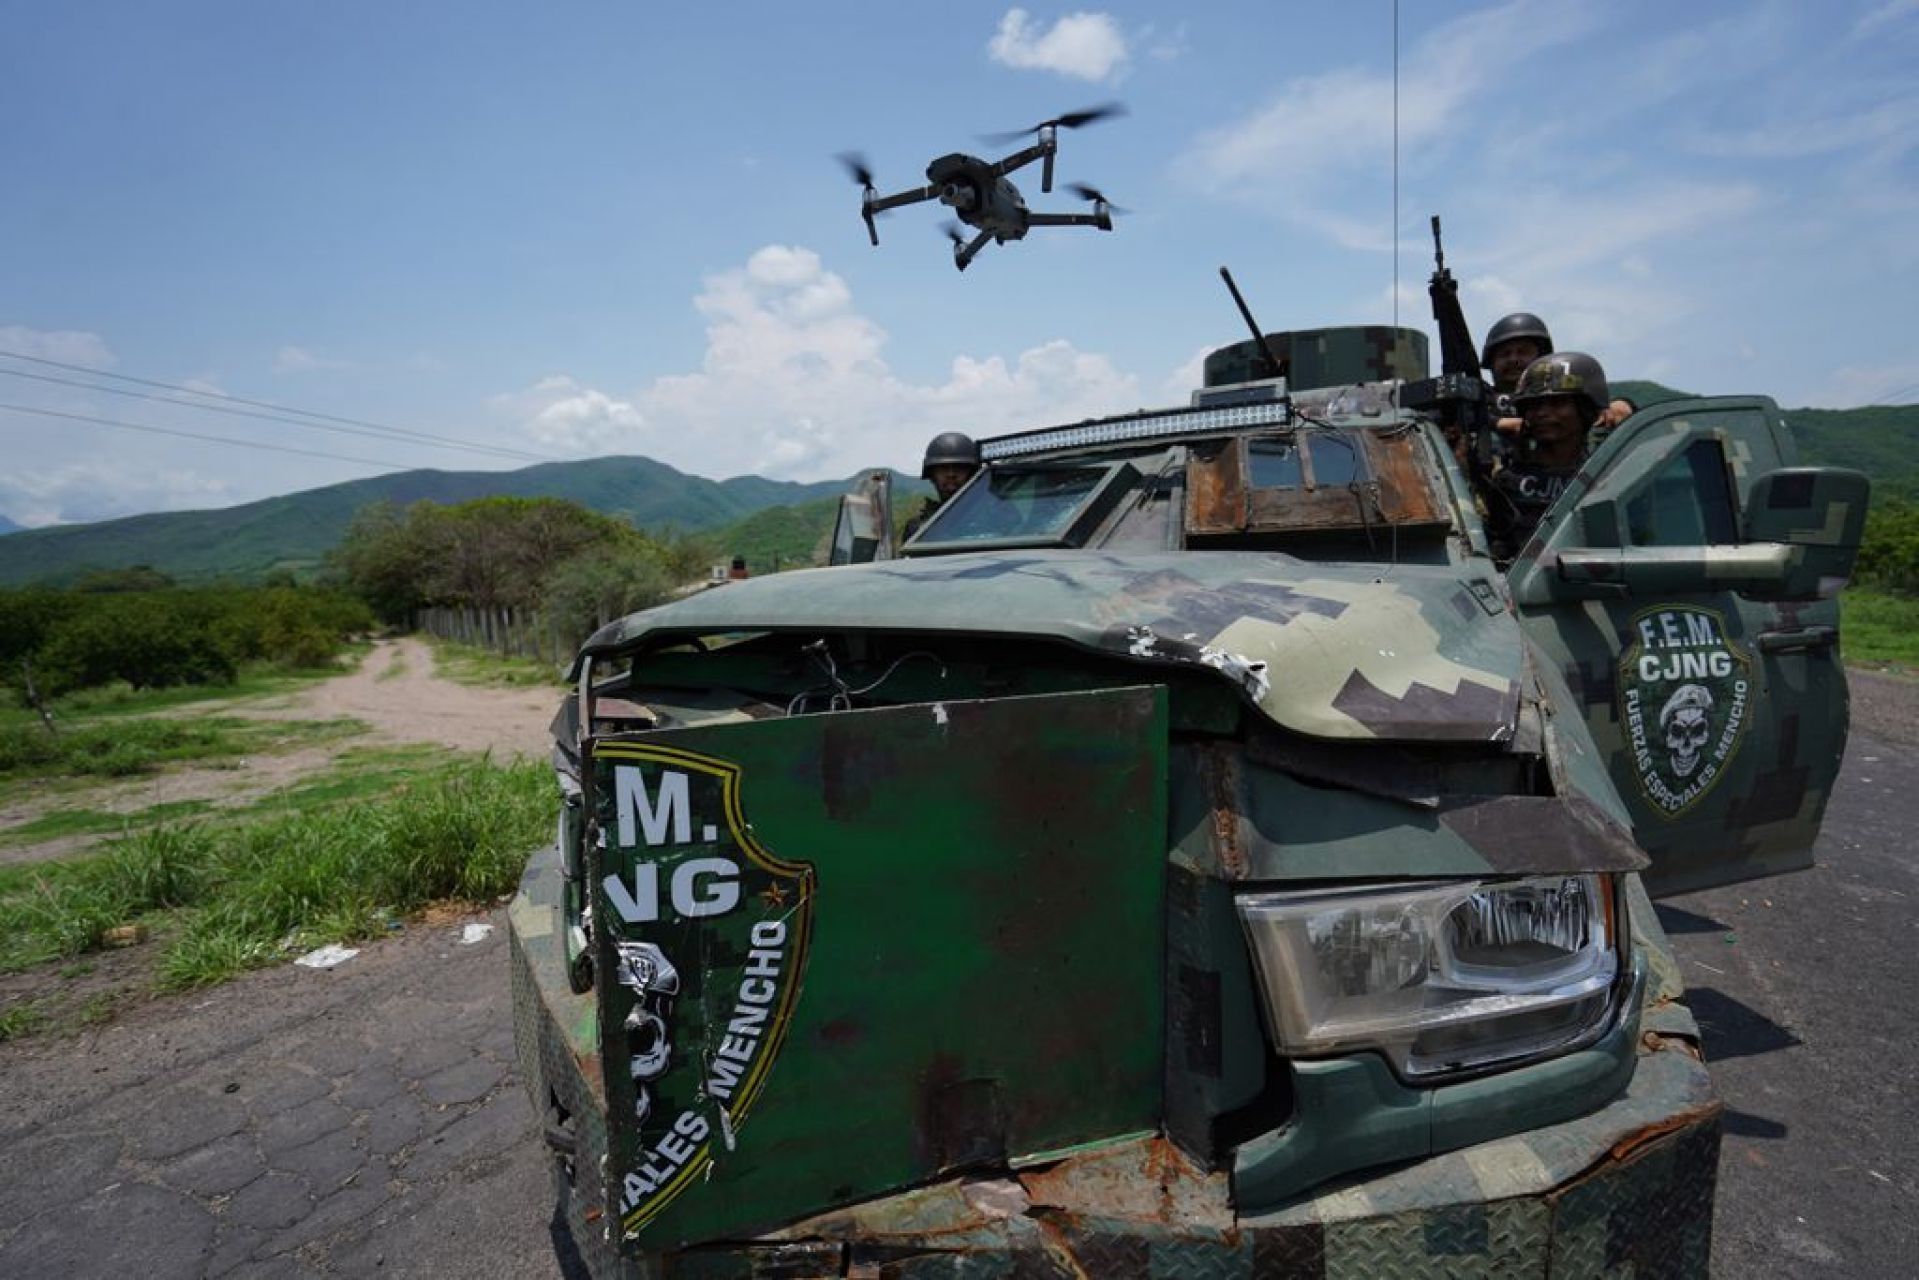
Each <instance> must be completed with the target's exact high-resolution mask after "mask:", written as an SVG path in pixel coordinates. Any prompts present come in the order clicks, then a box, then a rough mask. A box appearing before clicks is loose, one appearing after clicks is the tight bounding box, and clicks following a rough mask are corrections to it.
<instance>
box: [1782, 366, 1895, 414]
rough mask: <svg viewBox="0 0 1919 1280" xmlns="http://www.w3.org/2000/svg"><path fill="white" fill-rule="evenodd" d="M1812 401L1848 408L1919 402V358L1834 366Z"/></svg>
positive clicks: (1822, 404) (1810, 399)
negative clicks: (1885, 362)
mask: <svg viewBox="0 0 1919 1280" xmlns="http://www.w3.org/2000/svg"><path fill="white" fill-rule="evenodd" d="M1809 403H1811V404H1814V405H1820V406H1825V405H1831V406H1834V407H1838V408H1845V409H1850V408H1854V407H1857V406H1859V405H1867V404H1919V361H1910V360H1908V361H1904V362H1901V363H1898V364H1887V365H1869V366H1868V365H1848V366H1846V367H1843V368H1839V369H1834V370H1833V371H1832V374H1831V376H1830V377H1829V378H1828V379H1827V380H1826V382H1825V384H1824V385H1823V386H1822V387H1820V388H1819V389H1818V390H1817V391H1816V392H1815V393H1814V394H1813V395H1812V396H1811V397H1810V398H1809Z"/></svg>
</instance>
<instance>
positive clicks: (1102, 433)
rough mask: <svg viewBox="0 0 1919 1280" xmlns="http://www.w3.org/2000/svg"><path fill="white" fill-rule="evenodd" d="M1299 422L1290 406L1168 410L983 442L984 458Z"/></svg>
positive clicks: (1265, 404)
mask: <svg viewBox="0 0 1919 1280" xmlns="http://www.w3.org/2000/svg"><path fill="white" fill-rule="evenodd" d="M1292 420H1293V411H1292V406H1291V405H1290V404H1289V403H1287V402H1286V401H1283V400H1279V401H1272V400H1269V401H1264V402H1261V403H1255V404H1236V405H1231V406H1229V407H1225V408H1214V409H1163V410H1158V411H1155V412H1149V413H1131V414H1125V415H1123V416H1121V417H1115V418H1089V419H1087V420H1086V421H1085V422H1081V423H1078V424H1076V425H1074V426H1062V427H1042V428H1040V429H1039V430H1037V431H1022V432H1020V433H1018V434H1017V435H1010V436H999V437H997V438H995V439H992V440H982V441H980V446H979V451H980V457H981V458H983V459H985V460H986V461H987V462H1001V461H1004V460H1005V459H1007V458H1018V457H1023V456H1025V455H1027V454H1032V453H1046V452H1048V451H1050V450H1053V449H1081V448H1085V447H1086V446H1088V445H1100V444H1120V443H1124V442H1126V441H1129V440H1152V439H1156V438H1159V437H1176V436H1192V435H1207V434H1216V433H1219V432H1226V431H1238V430H1242V429H1244V428H1246V427H1264V426H1284V425H1286V424H1287V423H1289V422H1291V421H1292Z"/></svg>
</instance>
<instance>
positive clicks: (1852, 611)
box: [1840, 587, 1919, 667]
mask: <svg viewBox="0 0 1919 1280" xmlns="http://www.w3.org/2000/svg"><path fill="white" fill-rule="evenodd" d="M1840 607H1841V609H1842V611H1843V612H1842V625H1841V630H1840V635H1841V636H1842V640H1841V644H1842V645H1843V647H1844V650H1845V657H1846V661H1848V662H1874V663H1878V662H1890V663H1898V664H1901V665H1904V666H1909V667H1919V599H1915V598H1914V597H1911V596H1897V595H1889V594H1886V593H1884V592H1879V591H1872V590H1868V589H1865V588H1858V587H1855V588H1853V589H1852V590H1850V591H1847V592H1846V594H1845V596H1844V598H1843V599H1842V601H1841V604H1840Z"/></svg>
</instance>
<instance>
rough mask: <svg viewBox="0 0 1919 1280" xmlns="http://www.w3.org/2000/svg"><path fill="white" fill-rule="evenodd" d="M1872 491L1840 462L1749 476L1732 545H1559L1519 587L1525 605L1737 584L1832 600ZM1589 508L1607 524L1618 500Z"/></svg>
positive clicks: (1775, 596)
mask: <svg viewBox="0 0 1919 1280" xmlns="http://www.w3.org/2000/svg"><path fill="white" fill-rule="evenodd" d="M1871 489H1872V485H1871V482H1870V481H1869V480H1867V479H1866V477H1865V476H1864V475H1862V474H1860V473H1859V472H1857V471H1848V470H1845V469H1844V468H1840V467H1788V468H1782V469H1780V470H1778V471H1769V472H1767V473H1766V474H1765V475H1762V476H1760V477H1759V478H1758V479H1757V480H1755V481H1753V484H1752V489H1751V492H1750V493H1749V494H1748V497H1747V501H1746V505H1745V522H1744V525H1743V527H1742V528H1741V529H1740V531H1739V532H1740V540H1739V542H1737V543H1734V544H1726V545H1717V544H1712V545H1704V546H1672V547H1620V546H1616V545H1615V546H1588V547H1565V548H1563V549H1561V550H1559V551H1558V553H1557V554H1556V555H1555V556H1551V557H1548V558H1545V559H1542V561H1541V569H1542V571H1541V572H1538V573H1534V574H1532V575H1530V576H1529V577H1528V578H1527V580H1526V581H1525V582H1524V583H1522V584H1520V585H1519V586H1518V587H1516V589H1515V594H1516V595H1517V596H1518V598H1519V600H1520V603H1522V604H1536V603H1544V602H1545V601H1547V600H1568V599H1571V600H1581V599H1608V598H1618V597H1622V596H1626V597H1630V596H1659V595H1673V594H1679V593H1682V592H1692V591H1737V592H1740V593H1741V594H1743V595H1747V596H1750V597H1752V598H1753V599H1755V600H1823V599H1830V598H1831V597H1832V596H1835V595H1837V594H1838V593H1839V589H1840V588H1841V587H1843V586H1845V585H1846V583H1847V581H1848V580H1849V579H1850V578H1851V577H1852V566H1853V562H1854V561H1855V560H1856V559H1858V556H1859V542H1860V539H1861V538H1862V537H1863V536H1864V534H1865V527H1866V504H1867V501H1868V499H1869V498H1870V496H1871ZM1593 507H1594V509H1595V511H1598V512H1599V513H1600V515H1601V518H1600V519H1599V520H1597V521H1596V523H1598V524H1601V525H1604V526H1606V527H1607V529H1609V530H1610V529H1611V528H1612V527H1613V523H1614V522H1616V520H1617V510H1616V504H1608V503H1604V502H1596V503H1594V504H1593ZM1588 523H1595V521H1590V520H1589V521H1588ZM1594 540H1595V541H1598V540H1599V539H1594ZM1613 540H1614V539H1613V538H1610V537H1608V538H1606V539H1605V541H1608V542H1611V541H1613Z"/></svg>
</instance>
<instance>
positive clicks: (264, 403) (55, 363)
mask: <svg viewBox="0 0 1919 1280" xmlns="http://www.w3.org/2000/svg"><path fill="white" fill-rule="evenodd" d="M0 356H5V357H6V358H7V359H9V360H26V361H29V362H31V363H33V364H43V365H47V366H49V367H51V368H54V369H66V370H69V371H71V372H74V373H84V374H87V375H89V376H91V377H95V378H112V379H114V380H115V381H117V382H132V383H137V384H138V385H140V386H143V387H158V388H159V389H160V390H162V391H179V392H184V393H185V394H187V395H190V396H206V397H208V398H210V399H214V400H225V401H227V402H229V403H231V404H244V405H250V406H252V407H253V408H255V409H271V410H273V411H274V412H275V413H295V414H299V415H300V416H301V417H303V418H318V419H321V420H322V421H325V422H340V423H345V424H346V425H347V426H351V427H371V428H372V429H373V430H375V431H385V432H390V433H392V434H393V435H399V436H411V437H413V438H414V439H417V440H434V441H438V442H440V443H442V444H458V445H463V444H464V442H463V441H459V440H455V439H453V438H452V437H451V436H438V435H433V434H432V433H430V432H426V431H413V430H410V429H409V428H406V427H395V426H389V425H388V424H386V423H384V422H370V421H368V420H367V419H365V418H344V417H341V416H339V415H338V414H332V413H320V412H318V411H317V410H313V409H296V408H294V407H292V406H291V405H284V404H275V403H273V402H272V401H271V400H249V399H247V398H246V397H245V396H235V395H228V394H227V393H226V392H224V391H202V390H200V389H199V388H197V387H187V386H182V385H180V384H179V383H176V382H160V381H158V380H156V379H153V378H136V377H134V376H133V375H132V374H130V373H108V372H107V371H106V370H104V369H91V368H88V367H87V366H86V365H83V364H69V363H67V362H65V361H62V360H49V359H48V358H47V357H45V356H30V355H27V354H26V353H25V352H23V351H6V350H0ZM96 390H102V391H104V390H106V388H104V387H100V388H96ZM527 456H528V457H532V458H536V459H538V460H539V461H541V462H558V461H560V459H558V458H554V457H550V456H548V455H545V454H528V455H527Z"/></svg>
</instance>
